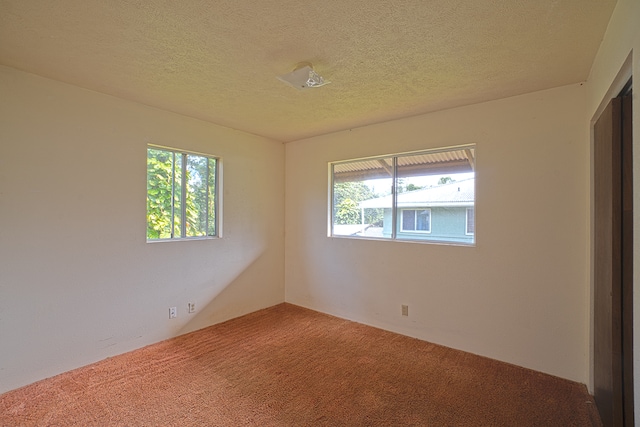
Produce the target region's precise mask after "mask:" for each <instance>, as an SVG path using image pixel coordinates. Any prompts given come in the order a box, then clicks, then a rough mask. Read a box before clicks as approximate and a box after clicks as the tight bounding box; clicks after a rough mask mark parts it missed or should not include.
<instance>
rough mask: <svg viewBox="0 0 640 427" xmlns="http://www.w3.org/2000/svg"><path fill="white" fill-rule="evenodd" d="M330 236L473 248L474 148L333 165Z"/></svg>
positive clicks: (435, 151)
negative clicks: (471, 246)
mask: <svg viewBox="0 0 640 427" xmlns="http://www.w3.org/2000/svg"><path fill="white" fill-rule="evenodd" d="M331 171H332V177H331V178H332V195H333V197H332V201H331V203H332V205H331V215H332V218H331V224H332V228H331V235H332V236H353V237H364V238H384V239H394V240H412V241H420V242H445V243H460V244H474V243H475V237H474V236H475V216H474V208H475V146H473V145H467V146H461V147H453V148H450V149H446V148H445V149H437V150H429V151H422V152H415V153H408V154H398V155H391V156H387V157H381V158H370V159H360V160H354V161H344V162H336V163H333V164H332V168H331Z"/></svg>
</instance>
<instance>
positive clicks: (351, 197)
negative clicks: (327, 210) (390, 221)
mask: <svg viewBox="0 0 640 427" xmlns="http://www.w3.org/2000/svg"><path fill="white" fill-rule="evenodd" d="M375 196H376V195H375V193H374V192H373V191H372V190H371V188H369V186H367V185H366V184H365V183H364V182H363V181H347V182H338V183H335V184H334V186H333V207H334V221H335V223H336V224H360V223H362V210H361V209H360V206H359V205H360V202H362V201H363V200H367V199H372V198H374V197H375ZM382 218H383V210H382V209H366V210H365V223H367V224H372V225H380V224H382Z"/></svg>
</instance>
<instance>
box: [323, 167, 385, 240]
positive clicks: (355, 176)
mask: <svg viewBox="0 0 640 427" xmlns="http://www.w3.org/2000/svg"><path fill="white" fill-rule="evenodd" d="M332 169H333V188H332V193H333V200H332V206H333V221H332V234H333V235H334V236H366V237H378V238H389V237H391V228H390V227H391V225H390V223H389V222H387V228H386V229H385V226H384V224H385V221H384V215H385V213H386V214H388V215H390V212H391V206H392V200H391V189H392V187H393V159H391V158H377V159H370V160H365V161H356V162H349V163H343V164H336V165H333V168H332Z"/></svg>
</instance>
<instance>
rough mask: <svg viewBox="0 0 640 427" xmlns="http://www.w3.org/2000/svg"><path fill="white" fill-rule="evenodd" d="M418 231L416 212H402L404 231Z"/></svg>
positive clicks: (406, 210)
mask: <svg viewBox="0 0 640 427" xmlns="http://www.w3.org/2000/svg"><path fill="white" fill-rule="evenodd" d="M415 229H416V211H413V210H408V209H405V210H403V211H402V231H407V230H409V231H410V230H415Z"/></svg>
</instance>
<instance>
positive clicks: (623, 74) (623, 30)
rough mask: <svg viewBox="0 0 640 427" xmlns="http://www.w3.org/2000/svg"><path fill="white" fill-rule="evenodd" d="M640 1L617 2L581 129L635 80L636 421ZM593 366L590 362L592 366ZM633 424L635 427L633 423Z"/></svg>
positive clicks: (639, 381)
mask: <svg viewBox="0 0 640 427" xmlns="http://www.w3.org/2000/svg"><path fill="white" fill-rule="evenodd" d="M639 23H640V1H638V0H618V2H617V4H616V8H615V10H614V12H613V15H612V16H611V20H610V21H609V26H608V28H607V32H606V34H605V37H604V39H603V41H602V44H601V46H600V50H599V51H598V54H597V55H596V58H595V60H594V62H593V66H592V68H591V74H590V76H589V80H588V81H587V85H586V90H587V109H586V110H587V114H586V121H587V123H586V124H585V126H587V127H588V129H590V130H592V126H591V124H592V123H593V122H594V121H595V120H596V119H597V118H598V116H599V114H600V112H601V110H602V109H603V107H604V106H606V104H607V103H608V102H609V101H610V100H611V98H613V97H615V96H617V95H618V92H619V90H620V89H621V87H620V86H621V84H624V82H626V80H627V79H628V77H629V74H632V75H633V76H635V79H634V80H635V82H634V86H635V87H634V93H633V100H632V102H633V177H634V178H633V179H634V182H633V186H634V204H633V206H634V254H635V256H634V266H633V269H634V273H633V274H634V280H633V283H634V297H633V305H634V310H633V311H634V314H633V316H634V319H633V323H634V325H633V329H634V337H633V340H634V350H633V351H634V361H633V363H634V390H635V392H634V399H635V407H636V421H637V420H638V415H637V414H638V411H639V408H640V285H639V284H640V191H639V189H640V107H639V106H638V94H639V93H640V88H639V87H638V77H639V76H640V54H639V53H640V24H639ZM592 363H593V362H592ZM636 424H638V423H637V422H636Z"/></svg>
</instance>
